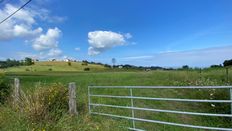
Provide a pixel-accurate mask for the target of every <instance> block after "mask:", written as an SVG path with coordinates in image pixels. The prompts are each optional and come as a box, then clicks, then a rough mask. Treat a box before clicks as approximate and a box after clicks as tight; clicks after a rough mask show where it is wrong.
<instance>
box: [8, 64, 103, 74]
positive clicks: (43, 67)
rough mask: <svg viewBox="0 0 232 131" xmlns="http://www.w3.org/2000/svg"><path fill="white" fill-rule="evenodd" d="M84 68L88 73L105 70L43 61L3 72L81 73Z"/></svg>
mask: <svg viewBox="0 0 232 131" xmlns="http://www.w3.org/2000/svg"><path fill="white" fill-rule="evenodd" d="M85 68H89V69H90V71H103V70H106V69H107V68H105V67H104V66H102V65H96V64H88V65H82V62H71V65H70V66H69V65H68V62H63V61H59V62H58V61H43V62H35V64H34V65H31V66H18V67H10V68H7V69H5V72H45V71H46V72H47V71H73V72H82V71H84V69H85Z"/></svg>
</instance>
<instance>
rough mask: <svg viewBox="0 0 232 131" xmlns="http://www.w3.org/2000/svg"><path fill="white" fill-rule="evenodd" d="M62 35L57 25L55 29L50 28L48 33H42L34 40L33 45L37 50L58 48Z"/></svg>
mask: <svg viewBox="0 0 232 131" xmlns="http://www.w3.org/2000/svg"><path fill="white" fill-rule="evenodd" d="M60 35H61V31H60V30H59V29H58V28H57V27H55V28H54V29H48V31H47V33H46V34H41V35H40V36H39V37H37V38H35V40H33V44H32V47H33V49H35V50H37V51H42V50H47V49H51V48H57V47H58V43H59V42H58V39H59V37H60Z"/></svg>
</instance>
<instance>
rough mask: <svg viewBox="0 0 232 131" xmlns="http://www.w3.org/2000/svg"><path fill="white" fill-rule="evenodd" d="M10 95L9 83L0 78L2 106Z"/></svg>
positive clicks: (0, 101) (0, 102)
mask: <svg viewBox="0 0 232 131" xmlns="http://www.w3.org/2000/svg"><path fill="white" fill-rule="evenodd" d="M9 95H10V84H9V81H8V80H7V79H6V78H5V77H4V76H0V104H4V103H5V101H6V99H7V98H8V97H9Z"/></svg>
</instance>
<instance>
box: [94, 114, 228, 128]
mask: <svg viewBox="0 0 232 131" xmlns="http://www.w3.org/2000/svg"><path fill="white" fill-rule="evenodd" d="M91 114H95V115H102V116H110V117H115V118H122V119H128V120H136V121H142V122H150V123H157V124H165V125H172V126H180V127H190V128H197V129H207V130H221V131H231V130H232V128H220V127H208V126H196V125H189V124H180V123H173V122H165V121H157V120H149V119H142V118H132V117H127V116H120V115H112V114H106V113H98V112H92V113H91Z"/></svg>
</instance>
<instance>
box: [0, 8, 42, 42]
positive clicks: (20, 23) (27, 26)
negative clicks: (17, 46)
mask: <svg viewBox="0 0 232 131" xmlns="http://www.w3.org/2000/svg"><path fill="white" fill-rule="evenodd" d="M17 9H18V8H16V6H13V5H11V4H6V5H5V7H4V8H3V9H0V20H3V19H5V18H6V17H7V16H9V15H10V14H12V13H13V12H14V11H16V10H17ZM34 23H35V19H34V14H33V13H31V12H30V11H29V10H26V9H22V10H20V11H19V12H17V13H16V14H15V15H13V16H12V17H11V18H10V19H8V20H7V21H5V22H4V23H2V24H0V30H1V31H0V41H3V40H11V39H14V38H22V37H23V38H24V37H26V38H27V37H34V36H36V35H38V34H40V33H41V32H42V28H41V27H38V28H36V29H33V28H32V24H34Z"/></svg>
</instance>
